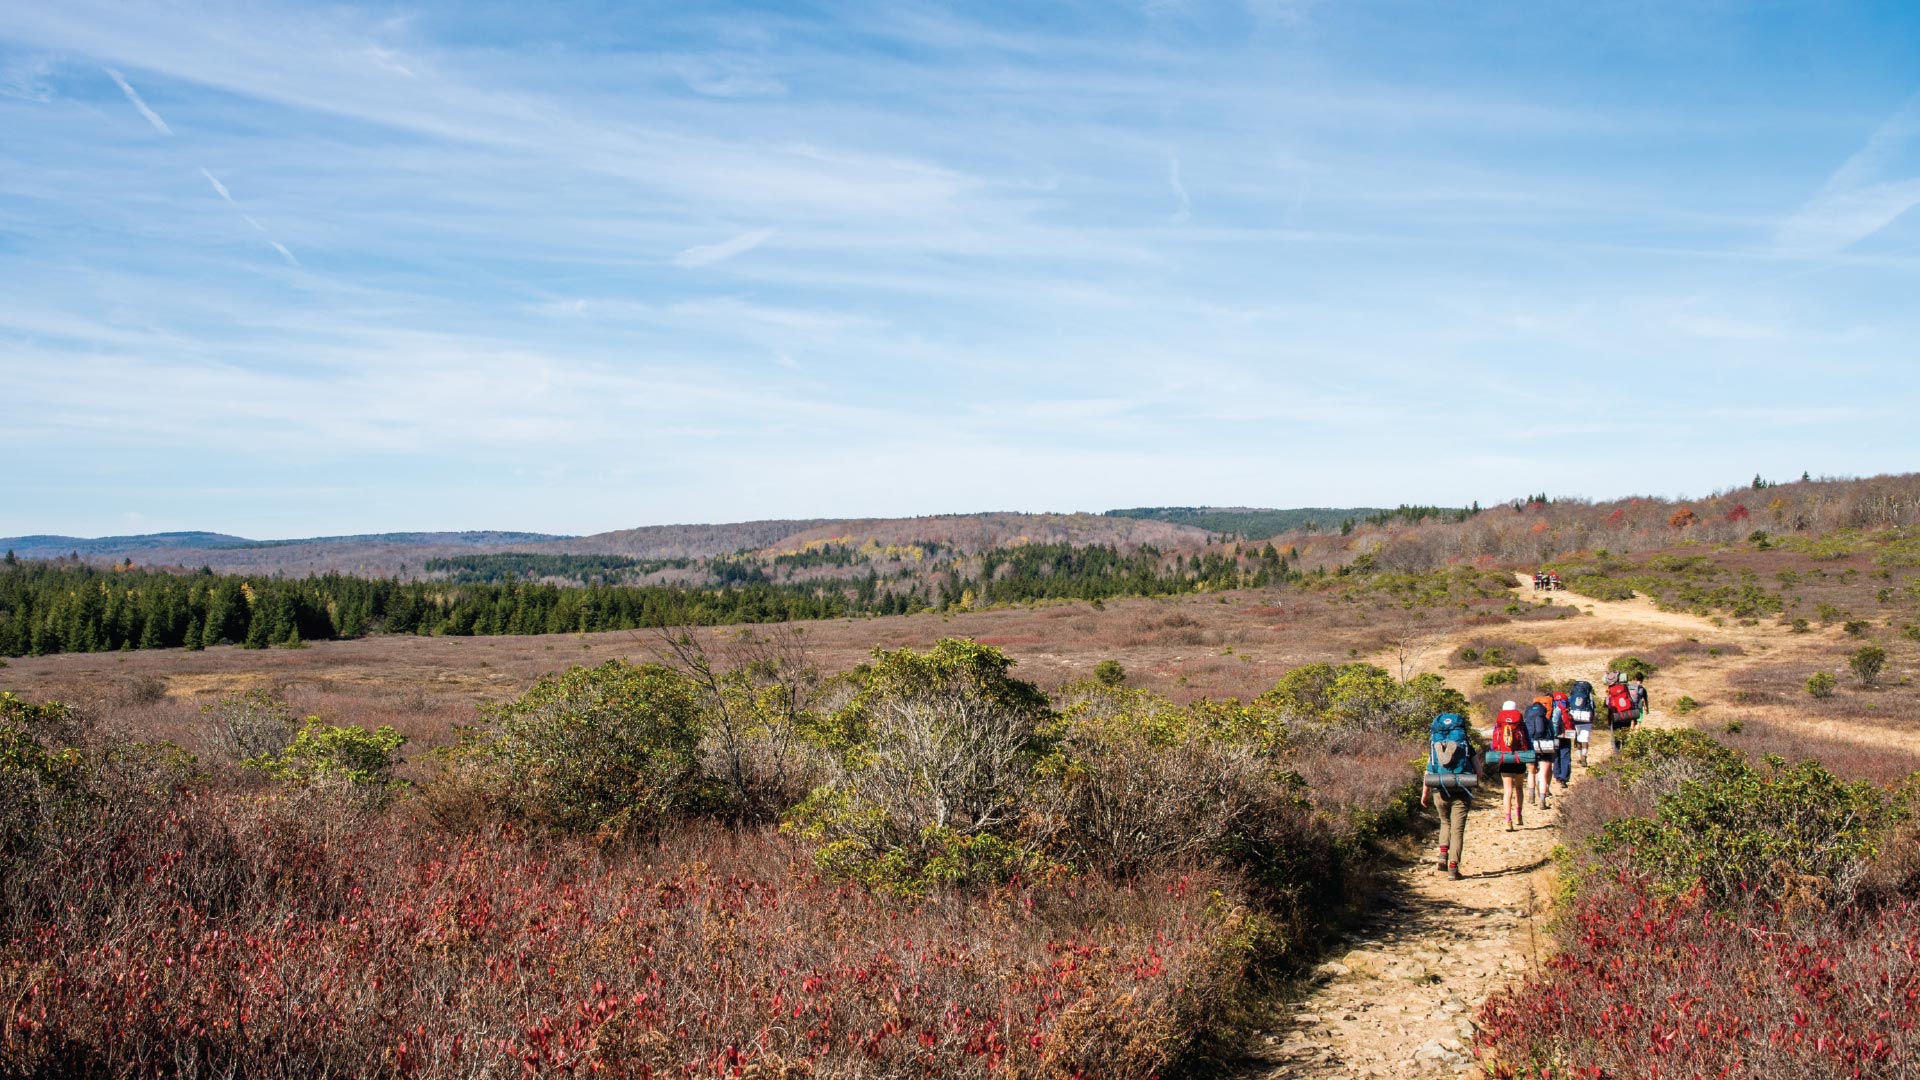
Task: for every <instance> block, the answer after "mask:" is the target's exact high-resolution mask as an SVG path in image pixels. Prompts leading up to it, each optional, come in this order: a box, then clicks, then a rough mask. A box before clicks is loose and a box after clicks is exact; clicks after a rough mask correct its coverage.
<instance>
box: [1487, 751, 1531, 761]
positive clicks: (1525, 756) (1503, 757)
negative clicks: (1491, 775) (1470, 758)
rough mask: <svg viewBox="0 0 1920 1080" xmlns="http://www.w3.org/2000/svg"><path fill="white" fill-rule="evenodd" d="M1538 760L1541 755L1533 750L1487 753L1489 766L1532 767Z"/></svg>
mask: <svg viewBox="0 0 1920 1080" xmlns="http://www.w3.org/2000/svg"><path fill="white" fill-rule="evenodd" d="M1538 758H1539V755H1537V754H1535V753H1534V752H1533V751H1531V750H1489V751H1487V764H1489V765H1531V764H1533V763H1534V762H1535V761H1536V760H1538Z"/></svg>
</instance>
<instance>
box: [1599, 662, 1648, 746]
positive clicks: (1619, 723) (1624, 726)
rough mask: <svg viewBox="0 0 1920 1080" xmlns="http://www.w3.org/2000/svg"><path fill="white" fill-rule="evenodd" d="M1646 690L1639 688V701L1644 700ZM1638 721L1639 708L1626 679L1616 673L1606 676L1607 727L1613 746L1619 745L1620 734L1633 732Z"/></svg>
mask: <svg viewBox="0 0 1920 1080" xmlns="http://www.w3.org/2000/svg"><path fill="white" fill-rule="evenodd" d="M1646 693H1647V688H1646V687H1644V686H1643V687H1641V688H1640V699H1641V700H1642V701H1644V700H1646ZM1639 719H1640V706H1638V705H1636V704H1634V698H1633V688H1632V687H1631V686H1630V685H1629V684H1628V682H1627V677H1626V676H1625V675H1621V674H1619V673H1618V672H1610V673H1608V675H1607V727H1608V729H1609V730H1610V732H1611V733H1612V735H1613V742H1614V745H1615V746H1616V747H1617V746H1619V744H1620V737H1621V733H1622V732H1630V731H1632V730H1633V726H1634V724H1635V723H1636V722H1637V721H1639Z"/></svg>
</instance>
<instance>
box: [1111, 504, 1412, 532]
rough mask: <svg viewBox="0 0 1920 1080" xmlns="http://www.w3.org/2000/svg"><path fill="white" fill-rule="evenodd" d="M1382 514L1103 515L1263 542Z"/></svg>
mask: <svg viewBox="0 0 1920 1080" xmlns="http://www.w3.org/2000/svg"><path fill="white" fill-rule="evenodd" d="M1386 512H1387V511H1386V510H1385V509H1384V508H1381V507H1375V506H1350V507H1346V508H1340V507H1329V506H1302V507H1295V508H1292V509H1285V510H1279V509H1269V508H1266V507H1258V506H1140V507H1134V508H1133V509H1130V510H1109V511H1107V512H1106V516H1107V517H1125V518H1136V519H1138V520H1142V521H1165V522H1170V523H1172V524H1175V525H1190V526H1192V527H1193V528H1196V529H1205V530H1207V531H1208V532H1216V533H1231V534H1233V535H1234V536H1237V537H1240V538H1242V539H1245V540H1265V539H1267V538H1269V537H1274V536H1279V535H1280V534H1281V533H1285V532H1292V531H1293V530H1295V529H1337V528H1339V527H1340V525H1341V523H1343V522H1347V521H1365V520H1367V519H1368V518H1370V517H1372V516H1374V515H1376V514H1383V513H1386Z"/></svg>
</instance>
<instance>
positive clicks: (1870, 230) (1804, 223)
mask: <svg viewBox="0 0 1920 1080" xmlns="http://www.w3.org/2000/svg"><path fill="white" fill-rule="evenodd" d="M1916 136H1920V95H1916V96H1914V97H1913V98H1910V99H1908V101H1907V102H1906V104H1905V105H1904V106H1902V107H1901V108H1900V109H1898V110H1896V111H1895V112H1894V114H1893V115H1892V116H1890V117H1888V118H1887V119H1886V120H1885V121H1883V122H1882V123H1881V124H1880V126H1879V127H1877V128H1875V129H1874V131H1873V134H1872V135H1871V136H1869V137H1868V139H1867V142H1866V145H1864V146H1862V147H1861V148H1860V149H1859V150H1857V151H1855V152H1854V154H1853V156H1852V157H1849V158H1848V159H1847V160H1846V161H1845V162H1844V163H1842V164H1841V166H1840V168H1838V169H1836V170H1835V171H1834V173H1833V175H1832V176H1830V177H1828V179H1827V182H1826V184H1825V185H1824V186H1823V187H1821V189H1820V191H1819V193H1818V194H1816V195H1815V196H1814V197H1813V198H1812V199H1811V200H1809V201H1808V202H1807V203H1806V204H1805V205H1804V206H1802V207H1801V208H1800V209H1799V210H1798V211H1797V212H1796V213H1794V215H1793V216H1792V217H1790V218H1788V219H1787V220H1786V222H1785V223H1784V224H1782V225H1781V227H1780V229H1779V232H1778V233H1777V234H1776V235H1775V242H1776V243H1777V245H1778V246H1779V247H1780V248H1782V249H1784V250H1786V251H1788V252H1792V253H1796V254H1808V255H1823V254H1831V253H1833V252H1836V251H1840V250H1842V249H1843V248H1846V247H1849V246H1851V245H1853V244H1856V243H1858V242H1859V241H1861V240H1864V239H1866V238H1867V237H1869V236H1872V235H1873V234H1874V233H1877V232H1879V231H1880V230H1881V229H1884V228H1886V227H1887V226H1888V225H1891V224H1893V223H1894V222H1895V221H1896V220H1898V219H1899V218H1900V217H1901V216H1902V215H1904V214H1905V213H1906V212H1907V211H1909V210H1911V209H1913V208H1914V207H1915V206H1920V176H1911V177H1905V178H1895V179H1883V177H1884V176H1885V174H1886V172H1887V171H1888V170H1889V168H1890V167H1891V166H1892V165H1893V163H1894V161H1895V160H1896V158H1897V157H1898V155H1899V154H1900V153H1901V151H1903V150H1905V149H1906V148H1907V147H1908V146H1909V145H1910V144H1911V143H1912V142H1913V141H1914V139H1915V137H1916Z"/></svg>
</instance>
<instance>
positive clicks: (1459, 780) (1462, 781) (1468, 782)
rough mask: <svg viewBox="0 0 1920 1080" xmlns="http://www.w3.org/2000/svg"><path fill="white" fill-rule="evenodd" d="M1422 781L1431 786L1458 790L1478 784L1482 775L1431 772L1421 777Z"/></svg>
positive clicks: (1446, 789)
mask: <svg viewBox="0 0 1920 1080" xmlns="http://www.w3.org/2000/svg"><path fill="white" fill-rule="evenodd" d="M1421 782H1422V783H1423V784H1425V785H1426V786H1427V787H1430V788H1440V789H1442V790H1445V791H1457V790H1460V789H1462V788H1470V787H1475V786H1477V785H1478V784H1479V783H1480V775H1479V774H1478V773H1441V772H1430V773H1428V774H1426V776H1425V777H1423V778H1422V779H1421Z"/></svg>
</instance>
